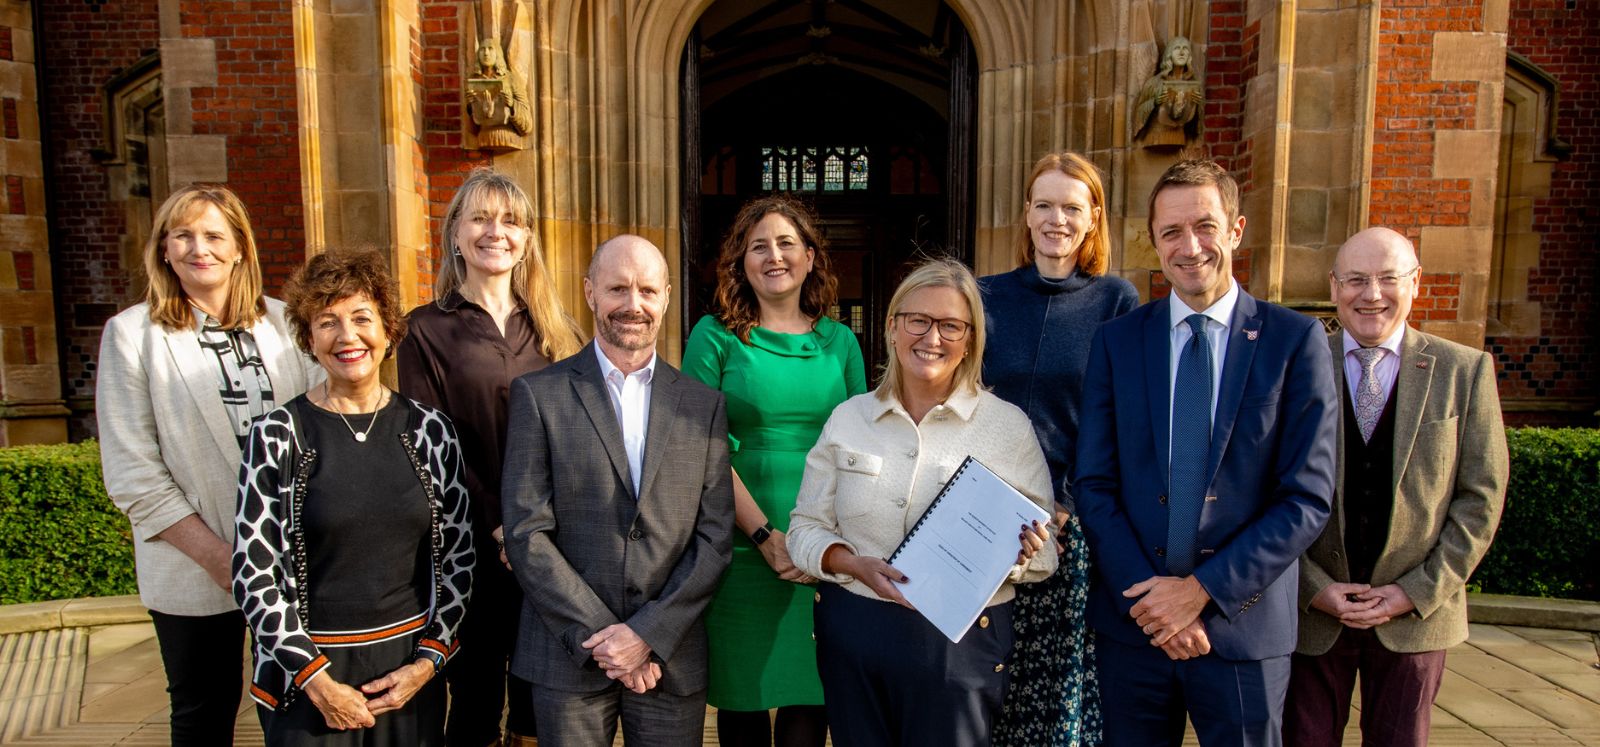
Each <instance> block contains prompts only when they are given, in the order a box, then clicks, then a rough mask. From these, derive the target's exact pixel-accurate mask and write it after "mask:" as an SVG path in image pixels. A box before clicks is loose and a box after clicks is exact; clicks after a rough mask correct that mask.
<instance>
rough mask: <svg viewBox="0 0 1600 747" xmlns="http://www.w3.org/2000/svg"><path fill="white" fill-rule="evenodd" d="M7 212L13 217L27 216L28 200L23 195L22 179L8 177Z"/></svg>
mask: <svg viewBox="0 0 1600 747" xmlns="http://www.w3.org/2000/svg"><path fill="white" fill-rule="evenodd" d="M6 212H7V213H10V214H11V215H27V214H28V199H27V196H26V195H24V194H23V193H22V177H20V176H7V177H6Z"/></svg>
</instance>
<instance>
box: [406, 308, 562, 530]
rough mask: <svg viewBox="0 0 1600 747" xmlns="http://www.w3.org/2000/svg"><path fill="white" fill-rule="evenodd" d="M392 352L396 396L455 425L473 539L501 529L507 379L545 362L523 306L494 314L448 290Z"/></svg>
mask: <svg viewBox="0 0 1600 747" xmlns="http://www.w3.org/2000/svg"><path fill="white" fill-rule="evenodd" d="M407 319H408V321H409V327H408V328H407V330H406V336H405V338H404V339H402V340H401V341H400V348H399V350H398V351H396V361H397V363H398V364H399V373H400V393H401V394H404V395H405V396H407V397H410V398H412V399H414V400H416V401H418V402H421V403H422V404H425V405H431V406H433V407H437V408H439V410H441V411H442V412H444V414H445V415H447V416H449V418H450V421H451V422H453V423H455V426H456V433H457V435H458V436H459V437H460V438H461V453H462V456H463V460H462V461H463V462H465V465H466V470H465V472H466V476H465V482H466V484H467V493H468V494H469V495H470V496H471V497H472V503H473V516H472V520H473V531H474V532H476V533H477V534H478V536H479V538H480V541H487V540H488V539H489V533H490V532H491V531H493V530H494V528H495V527H497V526H500V468H501V464H502V463H503V458H504V452H505V443H506V408H507V404H508V402H509V399H510V391H511V380H512V379H515V378H517V377H518V376H521V375H523V374H525V373H528V372H530V371H537V370H539V369H541V368H544V367H545V366H548V365H550V361H549V360H548V359H546V358H545V357H544V354H543V353H541V352H539V336H538V334H537V332H536V330H535V329H534V326H533V319H532V317H530V316H529V315H528V313H527V311H526V310H525V309H518V310H517V311H516V312H515V313H512V314H511V315H509V316H507V317H506V333H505V334H504V335H501V334H500V328H499V327H496V326H495V323H494V317H491V316H489V312H487V311H484V310H483V308H482V307H480V306H478V305H477V304H475V303H472V302H471V301H468V300H466V299H464V298H462V297H461V294H460V293H454V292H452V293H451V294H450V295H448V296H445V297H444V298H443V299H442V300H440V301H439V302H438V303H429V304H423V305H421V306H418V307H417V308H415V309H412V310H411V314H410V315H409V316H408V317H407Z"/></svg>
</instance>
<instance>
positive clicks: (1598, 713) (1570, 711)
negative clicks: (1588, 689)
mask: <svg viewBox="0 0 1600 747" xmlns="http://www.w3.org/2000/svg"><path fill="white" fill-rule="evenodd" d="M1495 691H1496V692H1498V693H1500V694H1501V695H1504V696H1505V697H1506V698H1507V699H1508V700H1510V701H1511V702H1513V703H1516V704H1517V705H1520V706H1522V707H1523V708H1526V709H1528V710H1529V711H1532V712H1533V713H1536V714H1538V715H1539V716H1541V717H1543V718H1544V719H1545V720H1547V721H1549V722H1550V723H1553V724H1555V725H1556V726H1559V727H1561V728H1563V729H1577V728H1582V727H1586V726H1593V725H1594V724H1600V703H1594V702H1592V701H1590V700H1588V699H1586V698H1582V697H1579V696H1576V695H1572V694H1570V693H1566V692H1562V691H1561V690H1560V689H1558V688H1555V687H1545V688H1539V689H1534V690H1524V689H1520V688H1505V689H1499V688H1497V689H1496V690H1495Z"/></svg>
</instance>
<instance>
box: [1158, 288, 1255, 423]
mask: <svg viewBox="0 0 1600 747" xmlns="http://www.w3.org/2000/svg"><path fill="white" fill-rule="evenodd" d="M1167 301H1168V303H1167V310H1168V319H1169V321H1168V324H1169V325H1170V330H1171V335H1172V337H1171V338H1170V339H1171V342H1172V345H1171V354H1170V355H1169V357H1168V364H1169V365H1168V367H1167V423H1168V427H1167V442H1168V445H1169V446H1170V445H1171V441H1172V427H1171V423H1172V405H1173V403H1174V402H1176V401H1177V389H1178V357H1179V356H1180V355H1182V353H1183V347H1184V346H1185V345H1188V344H1189V341H1190V340H1191V339H1194V331H1193V330H1191V329H1190V328H1189V324H1188V322H1186V321H1184V320H1186V319H1188V318H1189V315H1190V314H1201V315H1203V316H1205V318H1206V340H1207V341H1209V342H1210V343H1211V419H1212V421H1213V422H1215V421H1216V417H1217V394H1218V393H1219V392H1221V391H1222V362H1223V361H1225V360H1227V359H1228V330H1229V327H1230V325H1232V324H1233V307H1235V306H1238V305H1239V284H1238V283H1237V282H1234V281H1233V279H1231V278H1230V279H1229V280H1228V292H1227V293H1224V294H1222V298H1219V299H1217V302H1216V303H1213V304H1211V307H1210V308H1208V309H1206V310H1205V311H1195V310H1194V309H1191V308H1189V305H1188V304H1186V303H1184V302H1183V299H1181V298H1178V294H1176V293H1174V294H1172V295H1171V296H1168V297H1167ZM1167 453H1169V454H1170V453H1171V449H1170V448H1169V449H1168V451H1167Z"/></svg>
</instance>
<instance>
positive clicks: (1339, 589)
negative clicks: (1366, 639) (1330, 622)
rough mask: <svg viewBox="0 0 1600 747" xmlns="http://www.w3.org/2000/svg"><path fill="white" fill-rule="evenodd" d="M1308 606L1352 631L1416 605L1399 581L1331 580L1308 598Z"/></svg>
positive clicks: (1367, 626) (1370, 625)
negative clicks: (1368, 582)
mask: <svg viewBox="0 0 1600 747" xmlns="http://www.w3.org/2000/svg"><path fill="white" fill-rule="evenodd" d="M1311 606H1312V607H1315V608H1317V609H1319V610H1322V611H1323V612H1326V613H1328V614H1329V615H1332V616H1333V617H1334V618H1335V619H1337V620H1338V621H1339V622H1341V623H1343V624H1344V625H1345V627H1349V628H1355V629H1356V630H1366V629H1368V628H1373V627H1377V626H1379V625H1382V624H1384V623H1386V622H1389V621H1390V620H1392V619H1394V618H1396V617H1399V616H1401V615H1404V614H1406V613H1407V612H1411V611H1412V610H1415V609H1416V608H1417V605H1415V604H1413V603H1412V601H1411V597H1410V596H1409V595H1407V594H1406V592H1405V590H1404V589H1401V588H1400V585H1399V584H1384V585H1383V586H1369V585H1367V584H1343V583H1332V584H1328V585H1327V586H1326V587H1324V588H1323V589H1322V591H1319V592H1317V595H1316V596H1315V597H1312V598H1311Z"/></svg>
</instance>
